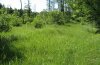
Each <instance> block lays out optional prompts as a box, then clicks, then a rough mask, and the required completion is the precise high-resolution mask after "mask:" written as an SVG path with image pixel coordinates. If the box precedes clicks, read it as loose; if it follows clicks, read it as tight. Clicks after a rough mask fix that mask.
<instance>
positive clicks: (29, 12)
mask: <svg viewBox="0 0 100 65" xmlns="http://www.w3.org/2000/svg"><path fill="white" fill-rule="evenodd" d="M27 1H28V16H29V17H30V14H31V8H30V0H27Z"/></svg>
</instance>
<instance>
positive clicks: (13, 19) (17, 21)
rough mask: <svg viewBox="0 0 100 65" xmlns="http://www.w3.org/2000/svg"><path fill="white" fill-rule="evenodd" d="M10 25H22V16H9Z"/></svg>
mask: <svg viewBox="0 0 100 65" xmlns="http://www.w3.org/2000/svg"><path fill="white" fill-rule="evenodd" d="M10 22H11V25H13V26H21V25H22V22H23V20H22V18H20V17H16V16H13V17H11V18H10Z"/></svg>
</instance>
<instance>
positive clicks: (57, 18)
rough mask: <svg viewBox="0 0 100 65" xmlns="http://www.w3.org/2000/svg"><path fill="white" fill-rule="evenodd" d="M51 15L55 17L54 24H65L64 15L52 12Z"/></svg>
mask: <svg viewBox="0 0 100 65" xmlns="http://www.w3.org/2000/svg"><path fill="white" fill-rule="evenodd" d="M50 14H51V16H52V17H53V22H54V23H56V24H59V25H62V24H65V17H64V13H62V12H58V11H54V12H51V13H50Z"/></svg>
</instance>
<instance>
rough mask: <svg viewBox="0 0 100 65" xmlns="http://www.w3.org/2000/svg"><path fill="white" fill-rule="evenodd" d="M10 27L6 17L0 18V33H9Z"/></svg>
mask: <svg viewBox="0 0 100 65" xmlns="http://www.w3.org/2000/svg"><path fill="white" fill-rule="evenodd" d="M10 30H11V27H10V24H9V18H7V17H6V16H2V17H0V32H7V31H10Z"/></svg>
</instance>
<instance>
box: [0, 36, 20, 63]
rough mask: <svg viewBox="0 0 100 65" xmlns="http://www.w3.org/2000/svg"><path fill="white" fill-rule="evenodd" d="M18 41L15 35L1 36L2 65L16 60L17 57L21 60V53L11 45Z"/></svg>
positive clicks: (0, 54) (0, 61)
mask: <svg viewBox="0 0 100 65" xmlns="http://www.w3.org/2000/svg"><path fill="white" fill-rule="evenodd" d="M16 40H17V37H16V36H14V35H11V36H6V35H0V64H1V63H2V64H4V63H6V62H9V61H11V60H14V59H15V58H16V57H17V58H21V53H20V52H19V51H17V48H15V47H14V46H13V45H12V44H11V43H12V42H13V41H16Z"/></svg>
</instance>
